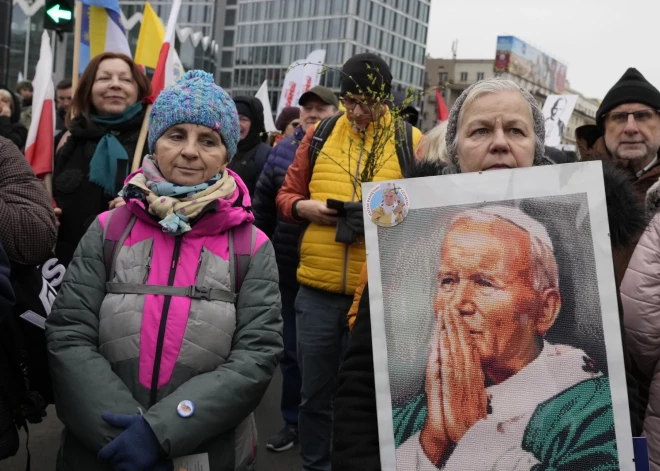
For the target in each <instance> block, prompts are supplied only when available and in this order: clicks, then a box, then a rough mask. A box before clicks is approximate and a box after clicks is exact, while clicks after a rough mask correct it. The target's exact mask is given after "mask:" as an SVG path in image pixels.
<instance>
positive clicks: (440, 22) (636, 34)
mask: <svg viewBox="0 0 660 471" xmlns="http://www.w3.org/2000/svg"><path fill="white" fill-rule="evenodd" d="M497 36H516V37H518V38H520V39H522V40H523V41H526V42H528V43H529V44H530V45H532V46H534V47H536V48H538V49H540V50H541V51H542V52H544V53H546V54H548V55H550V56H552V57H554V58H556V59H558V60H561V61H562V62H564V63H565V64H566V65H567V67H568V69H567V72H568V80H569V81H570V83H571V87H572V88H573V89H575V90H577V91H579V92H580V93H582V94H583V95H586V96H589V97H593V98H598V99H602V98H603V97H604V96H605V94H606V93H607V91H608V90H609V89H610V88H611V87H612V85H614V83H616V81H617V80H618V79H619V78H620V77H621V75H623V73H624V72H625V71H626V69H627V68H628V67H636V68H637V69H638V70H639V71H640V72H642V74H644V76H645V77H646V78H647V80H649V81H650V82H651V83H652V84H653V85H655V87H656V88H659V89H660V0H550V1H539V0H432V1H431V19H430V25H429V34H428V47H427V53H428V54H430V55H431V57H436V58H451V43H452V41H453V40H454V39H458V57H457V58H458V59H491V58H492V59H494V58H495V48H496V44H497Z"/></svg>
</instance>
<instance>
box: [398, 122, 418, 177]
mask: <svg viewBox="0 0 660 471" xmlns="http://www.w3.org/2000/svg"><path fill="white" fill-rule="evenodd" d="M394 140H395V142H396V155H397V157H398V159H399V167H401V174H402V175H403V177H404V178H405V177H406V176H407V174H408V170H409V169H410V167H411V166H412V164H413V163H414V161H415V150H414V149H413V126H412V124H410V123H409V122H407V121H401V125H397V126H396V130H395V131H394Z"/></svg>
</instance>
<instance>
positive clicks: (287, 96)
mask: <svg viewBox="0 0 660 471" xmlns="http://www.w3.org/2000/svg"><path fill="white" fill-rule="evenodd" d="M304 63H305V61H304V60H297V61H295V62H294V63H293V64H291V66H289V71H288V72H287V73H286V75H285V76H284V85H282V94H281V95H280V102H279V103H278V105H277V114H276V115H275V116H279V115H280V113H281V112H282V110H283V109H284V108H286V107H287V106H298V101H297V100H296V95H297V96H300V95H301V93H300V87H301V86H302V80H303V77H304V75H305V70H304V66H303V64H304Z"/></svg>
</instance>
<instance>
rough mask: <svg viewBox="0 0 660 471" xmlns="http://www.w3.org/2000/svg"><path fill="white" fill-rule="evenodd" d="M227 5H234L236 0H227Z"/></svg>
mask: <svg viewBox="0 0 660 471" xmlns="http://www.w3.org/2000/svg"><path fill="white" fill-rule="evenodd" d="M227 5H236V0H227Z"/></svg>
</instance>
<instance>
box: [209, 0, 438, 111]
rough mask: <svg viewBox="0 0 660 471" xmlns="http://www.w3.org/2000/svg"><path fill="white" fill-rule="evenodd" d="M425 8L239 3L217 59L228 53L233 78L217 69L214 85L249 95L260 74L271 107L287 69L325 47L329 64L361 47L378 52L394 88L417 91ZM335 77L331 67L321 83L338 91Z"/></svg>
mask: <svg viewBox="0 0 660 471" xmlns="http://www.w3.org/2000/svg"><path fill="white" fill-rule="evenodd" d="M430 8H431V2H430V0H257V1H255V0H239V1H238V12H237V13H238V21H237V26H236V32H235V47H234V50H233V52H232V51H229V49H226V50H223V52H222V54H223V59H222V61H221V62H222V65H223V66H224V64H226V63H228V62H229V55H230V54H233V58H232V59H233V64H234V68H233V77H232V80H231V83H230V81H229V76H228V75H227V74H226V72H225V71H228V70H226V69H225V68H224V67H223V68H222V72H221V79H220V84H221V85H222V86H224V87H226V88H228V86H229V85H231V88H232V94H233V95H234V96H237V95H250V96H252V95H254V94H255V93H256V91H257V90H258V88H259V86H260V85H261V84H262V83H263V81H264V80H266V79H267V80H268V85H269V92H270V95H271V104H272V107H273V109H276V106H277V102H278V100H279V95H280V90H281V88H282V84H283V81H284V76H285V75H286V71H287V69H288V68H289V66H290V65H291V64H292V63H294V62H296V61H301V62H304V60H305V58H306V57H307V56H308V55H309V53H311V52H312V51H313V50H316V49H325V50H326V59H325V64H326V65H328V66H329V67H330V68H331V69H340V68H341V66H342V64H343V63H344V62H345V61H346V60H348V59H349V58H350V57H351V56H353V55H355V54H358V53H361V52H375V53H377V54H380V55H381V56H382V57H383V58H384V59H385V60H386V61H387V63H388V65H389V66H390V68H391V70H392V75H393V78H394V87H395V88H397V89H399V90H405V89H408V88H409V87H413V88H414V89H416V90H419V91H421V89H422V86H423V85H424V60H425V55H426V38H427V34H428V22H429V14H430ZM225 59H227V60H226V61H225ZM339 79H340V74H339V73H338V72H336V71H333V70H330V71H328V72H326V73H325V74H324V76H323V77H322V78H321V83H322V84H323V85H326V86H329V87H331V88H334V89H335V90H337V91H338V89H339Z"/></svg>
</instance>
